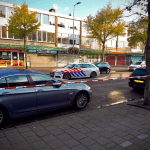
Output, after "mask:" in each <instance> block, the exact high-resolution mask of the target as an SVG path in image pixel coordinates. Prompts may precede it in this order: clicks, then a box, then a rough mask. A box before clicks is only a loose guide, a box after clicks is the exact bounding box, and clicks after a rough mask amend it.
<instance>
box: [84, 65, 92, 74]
mask: <svg viewBox="0 0 150 150" xmlns="http://www.w3.org/2000/svg"><path fill="white" fill-rule="evenodd" d="M82 70H83V73H84V74H85V75H86V77H90V75H91V72H92V69H91V68H90V66H89V64H82Z"/></svg>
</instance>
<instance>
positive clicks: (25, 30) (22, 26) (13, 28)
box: [8, 3, 40, 69]
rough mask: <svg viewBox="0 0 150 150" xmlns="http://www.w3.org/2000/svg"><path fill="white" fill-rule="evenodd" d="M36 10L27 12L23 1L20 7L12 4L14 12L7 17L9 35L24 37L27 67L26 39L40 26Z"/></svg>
mask: <svg viewBox="0 0 150 150" xmlns="http://www.w3.org/2000/svg"><path fill="white" fill-rule="evenodd" d="M36 16H37V12H29V10H28V5H26V3H24V4H23V5H21V7H18V6H16V5H14V13H12V16H10V17H9V19H8V32H9V34H10V35H14V36H16V37H20V38H23V39H24V53H25V59H26V69H27V49H26V40H27V37H28V36H29V35H30V34H34V33H35V32H36V31H37V30H38V29H39V27H40V23H38V20H37V18H36Z"/></svg>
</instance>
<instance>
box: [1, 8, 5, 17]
mask: <svg viewBox="0 0 150 150" xmlns="http://www.w3.org/2000/svg"><path fill="white" fill-rule="evenodd" d="M5 13H6V12H5V7H4V6H0V17H3V18H5Z"/></svg>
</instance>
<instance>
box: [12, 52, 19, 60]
mask: <svg viewBox="0 0 150 150" xmlns="http://www.w3.org/2000/svg"><path fill="white" fill-rule="evenodd" d="M12 58H13V60H18V55H17V52H13V53H12Z"/></svg>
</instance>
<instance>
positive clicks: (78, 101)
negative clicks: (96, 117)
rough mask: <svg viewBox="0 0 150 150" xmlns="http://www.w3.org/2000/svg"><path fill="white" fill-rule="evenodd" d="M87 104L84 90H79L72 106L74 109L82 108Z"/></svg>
mask: <svg viewBox="0 0 150 150" xmlns="http://www.w3.org/2000/svg"><path fill="white" fill-rule="evenodd" d="M87 104H88V95H87V93H86V92H80V93H78V94H77V96H76V98H75V101H74V106H75V108H76V109H83V108H84V107H85V106H86V105H87Z"/></svg>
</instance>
